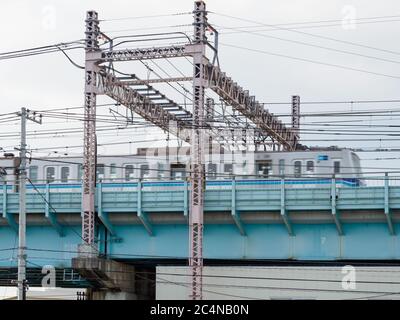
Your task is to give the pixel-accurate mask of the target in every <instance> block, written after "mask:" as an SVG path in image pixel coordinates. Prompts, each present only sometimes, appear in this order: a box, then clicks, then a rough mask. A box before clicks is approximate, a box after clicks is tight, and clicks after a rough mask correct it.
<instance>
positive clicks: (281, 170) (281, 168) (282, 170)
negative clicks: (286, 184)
mask: <svg viewBox="0 0 400 320" xmlns="http://www.w3.org/2000/svg"><path fill="white" fill-rule="evenodd" d="M279 175H280V176H284V175H285V159H279Z"/></svg>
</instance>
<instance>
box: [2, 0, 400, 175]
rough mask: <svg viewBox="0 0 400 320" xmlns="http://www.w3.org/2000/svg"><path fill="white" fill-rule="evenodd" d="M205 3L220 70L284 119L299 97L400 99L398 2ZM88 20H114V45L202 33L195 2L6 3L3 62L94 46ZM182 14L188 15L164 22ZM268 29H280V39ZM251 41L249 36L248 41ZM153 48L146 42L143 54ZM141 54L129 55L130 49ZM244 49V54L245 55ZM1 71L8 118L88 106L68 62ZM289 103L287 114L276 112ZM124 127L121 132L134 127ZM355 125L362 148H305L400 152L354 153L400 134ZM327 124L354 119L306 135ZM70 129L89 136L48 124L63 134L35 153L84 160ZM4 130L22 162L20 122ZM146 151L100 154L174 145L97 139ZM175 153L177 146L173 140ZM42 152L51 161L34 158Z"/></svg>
mask: <svg viewBox="0 0 400 320" xmlns="http://www.w3.org/2000/svg"><path fill="white" fill-rule="evenodd" d="M206 3H207V9H208V10H209V11H210V13H209V17H208V18H209V22H210V23H211V24H212V25H214V26H216V28H217V29H218V30H219V31H220V35H219V40H220V46H219V61H220V65H221V69H222V70H223V71H225V72H226V73H227V74H229V75H230V76H231V77H232V78H233V79H234V80H235V81H236V82H238V83H239V84H240V85H241V86H242V87H243V88H245V89H248V90H250V92H251V94H253V95H255V96H256V99H257V100H258V101H260V102H265V103H267V104H266V108H268V109H269V110H270V111H271V112H273V113H275V114H277V115H279V114H288V113H289V112H290V104H289V102H290V101H291V96H292V95H300V97H301V101H302V102H326V101H365V100H367V101H371V100H373V101H378V100H396V99H399V98H400V96H399V93H398V88H399V82H400V72H399V71H400V65H399V63H400V57H399V55H400V44H399V42H398V41H396V40H397V39H398V30H399V28H398V26H399V24H400V3H399V2H398V1H394V0H383V1H379V2H378V1H371V0H362V1H361V0H358V1H348V0H330V1H312V0H301V1H289V0H267V1H265V0H264V1H261V0H247V1H228V0H218V1H217V0H210V1H207V2H206ZM87 10H96V11H97V12H98V14H99V19H101V20H105V21H101V23H100V28H101V30H102V31H104V32H105V33H106V34H108V35H110V36H121V35H137V34H143V33H157V32H170V31H176V32H177V31H179V32H187V33H190V32H191V30H192V27H191V26H190V24H191V23H192V17H191V15H190V14H186V13H189V12H191V11H192V10H193V1H187V0H186V1H178V0H172V1H156V0H147V1H145V2H144V1H140V2H139V1H124V0H114V1H103V0H97V1H77V0H72V1H66V0H58V1H54V0H53V1H50V0H47V1H42V0H36V1H28V0H27V1H22V0H13V1H11V0H5V1H1V3H0V25H1V26H2V30H3V32H2V42H1V49H0V52H7V51H12V50H19V49H25V48H30V47H36V46H42V45H47V44H54V43H61V42H67V41H71V40H76V39H83V38H84V19H85V12H86V11H87ZM175 13H183V14H180V15H169V16H161V17H160V16H159V15H165V14H175ZM149 16H155V17H149ZM228 16H230V17H228ZM232 17H234V18H232ZM378 17H379V18H378ZM254 21H255V22H254ZM256 22H258V23H256ZM269 25H280V26H281V27H278V28H276V27H275V28H271V27H269ZM171 26H174V27H171ZM156 28H159V29H156ZM268 29H269V30H268ZM288 29H290V30H288ZM243 30H245V32H238V31H243ZM327 38H329V39H327ZM332 39H335V40H332ZM338 40H339V41H338ZM170 41H182V39H180V40H170ZM344 42H347V43H344ZM164 43H166V42H164ZM146 44H147V43H144V42H139V43H138V44H137V45H138V46H144V45H146ZM354 44H357V45H354ZM135 45H136V44H135V43H129V44H127V47H134V46H135ZM233 46H236V47H233ZM238 46H239V47H241V48H237V47H238ZM367 47H368V48H367ZM327 48H328V49H327ZM382 50H385V51H382ZM339 51H340V52H339ZM344 51H345V52H344ZM389 51H390V52H389ZM68 54H69V55H70V57H71V58H72V59H73V60H74V61H75V62H76V63H77V64H79V65H83V64H84V52H83V50H82V49H78V50H72V51H69V52H68ZM148 66H149V67H151V70H153V71H152V72H149V71H148V70H149V69H146V68H145V67H144V66H143V65H142V64H138V63H132V62H129V63H120V64H117V67H118V70H120V71H123V72H129V73H135V74H138V75H140V76H141V77H142V78H146V77H149V78H155V77H156V73H155V72H154V70H157V72H158V74H159V75H162V74H163V71H162V70H158V69H157V66H156V65H152V64H150V62H149V64H148ZM159 66H161V67H162V69H163V70H164V71H167V72H168V74H171V75H172V74H173V75H175V76H177V75H178V73H177V71H176V69H174V68H173V66H172V65H169V64H168V63H167V62H159ZM174 66H175V67H178V69H179V70H180V71H182V72H183V73H185V74H187V75H190V73H191V66H190V65H189V64H188V63H187V62H185V61H177V62H174ZM0 68H1V70H2V72H1V73H0V87H1V90H0V94H1V98H2V113H8V112H15V111H19V110H20V108H21V107H23V106H24V107H27V108H30V109H32V110H50V109H58V108H68V107H77V106H82V104H83V89H84V81H83V80H84V73H83V71H82V70H81V69H79V68H76V67H74V66H73V65H72V64H71V63H70V62H69V61H68V60H67V59H66V58H65V56H63V54H62V53H60V52H57V53H52V54H46V55H41V56H31V57H25V58H18V59H12V60H0ZM349 68H351V69H352V70H349ZM354 69H358V70H362V71H356V70H354ZM372 73H374V74H372ZM378 74H380V75H378ZM184 86H185V87H186V88H187V89H189V90H191V87H190V84H189V83H185V84H184ZM160 88H162V89H163V91H165V92H166V93H167V94H168V95H171V96H172V97H173V99H174V100H175V101H177V102H180V103H182V104H184V103H187V104H190V101H189V100H188V99H187V98H184V97H183V95H182V94H181V93H179V92H178V91H180V92H182V90H181V89H182V88H181V87H176V88H175V89H173V88H171V87H168V86H166V85H162V86H161V87H160ZM210 95H212V93H210ZM109 102H111V100H110V99H108V98H105V97H99V98H98V104H102V103H109ZM281 102H287V104H270V105H269V104H268V103H281ZM397 104H398V102H391V103H345V104H326V103H321V104H302V105H301V112H302V113H307V112H320V113H321V112H322V113H324V112H333V111H347V112H348V111H357V110H376V109H379V110H381V109H396V108H397ZM113 109H114V110H118V112H119V113H124V112H125V111H124V108H123V107H118V108H116V107H115V108H113ZM62 112H66V111H65V110H64V111H62ZM70 112H81V111H76V110H74V111H70ZM98 114H104V115H107V116H108V117H110V116H111V113H110V111H109V107H99V109H98ZM117 117H118V121H119V122H121V123H122V120H123V118H122V117H120V116H117ZM282 119H283V121H284V122H287V121H289V118H287V117H286V118H282ZM350 119H354V120H355V121H354V122H350V123H348V124H357V125H360V124H362V125H365V126H359V127H357V128H358V129H359V130H360V132H361V131H362V132H363V133H365V134H366V135H363V136H357V137H355V136H351V135H348V136H343V135H336V136H335V135H331V134H330V135H327V134H326V133H325V134H322V133H321V134H318V133H317V132H314V134H305V133H304V134H302V136H301V138H302V143H303V144H306V145H321V146H329V145H338V146H340V147H349V148H356V147H357V148H365V149H367V148H370V149H371V148H372V149H373V148H383V147H386V148H395V147H400V141H396V140H395V141H346V139H352V138H355V139H357V138H360V139H379V138H383V139H385V138H386V139H387V138H390V139H397V138H396V137H387V136H382V135H379V134H376V135H374V134H375V133H376V130H385V131H386V130H390V131H395V130H396V129H392V128H389V129H388V128H379V129H376V127H373V126H374V125H385V124H390V125H396V124H397V121H396V119H397V117H396V115H393V116H391V117H387V116H386V117H383V116H382V117H379V118H378V117H357V118H355V117H353V118H350ZM345 120H347V119H345ZM377 120H378V121H377ZM321 121H322V122H323V123H324V124H334V123H336V122H334V121H343V117H340V118H332V117H323V118H318V117H306V118H302V119H301V122H302V123H303V127H302V129H303V128H304V129H307V130H310V128H313V127H312V125H310V124H311V123H312V122H321ZM105 125H107V124H104V123H99V124H98V126H99V127H100V126H105ZM108 125H109V124H108ZM368 125H371V127H368ZM63 128H77V129H79V128H82V123H81V122H77V121H73V120H72V119H70V120H68V121H65V120H60V119H54V118H46V117H45V118H44V121H43V124H42V125H37V124H34V123H29V125H28V130H30V131H35V130H47V129H48V130H51V129H54V132H55V133H54V135H53V136H45V137H43V136H42V137H41V136H39V135H36V136H35V135H31V136H28V145H29V147H30V148H32V149H33V152H34V154H35V155H38V156H43V155H54V151H56V152H57V153H58V154H68V155H79V154H81V152H82V148H81V147H80V145H82V138H83V134H82V132H78V133H75V134H73V135H68V136H65V135H64V136H63V135H62V134H60V133H57V131H58V130H60V129H63ZM314 128H315V124H314ZM323 128H325V129H326V128H327V127H323ZM334 128H336V129H337V127H334ZM354 128H356V127H353V128H352V127H350V128H348V127H341V128H340V130H344V129H347V130H348V129H350V130H351V129H353V130H354ZM357 128H356V129H357ZM0 129H2V130H1V131H2V132H3V136H1V135H0V146H2V147H3V148H4V149H5V150H8V151H9V150H13V148H14V147H15V146H16V145H17V144H18V137H17V136H16V135H15V136H14V137H9V135H10V134H13V133H15V134H18V130H19V123H18V121H10V122H7V123H4V122H3V123H0ZM328 129H329V128H328ZM333 130H334V129H333ZM336 131H337V130H336ZM6 134H8V136H7V135H6ZM367 134H368V135H367ZM143 140H151V142H148V143H138V142H136V143H131V144H129V147H126V145H116V146H99V149H98V151H99V153H100V154H112V153H126V152H133V151H134V148H136V147H139V146H142V145H160V144H161V145H163V144H165V143H166V136H165V135H163V134H162V133H161V132H160V131H159V130H156V129H143V128H142V129H128V130H122V129H121V130H113V131H106V132H102V133H99V136H98V141H99V143H100V144H104V143H105V144H107V143H114V142H121V141H122V142H124V141H143ZM153 140H157V141H153ZM170 143H171V144H173V143H175V142H174V141H172V140H171V142H170ZM67 146H69V148H67ZM71 146H77V147H75V148H73V147H71ZM35 148H36V149H37V148H49V149H45V150H43V149H42V150H39V149H38V150H36V151H35ZM359 156H360V158H365V159H375V158H396V157H400V153H394V152H393V153H371V152H368V153H367V152H360V153H359ZM397 162H398V160H397V159H391V160H366V161H363V162H362V164H363V166H365V167H371V168H382V169H389V168H397V167H398V165H397ZM373 171H377V169H374V170H373ZM380 171H382V170H380Z"/></svg>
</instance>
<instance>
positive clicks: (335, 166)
mask: <svg viewBox="0 0 400 320" xmlns="http://www.w3.org/2000/svg"><path fill="white" fill-rule="evenodd" d="M333 173H335V174H336V173H340V161H333Z"/></svg>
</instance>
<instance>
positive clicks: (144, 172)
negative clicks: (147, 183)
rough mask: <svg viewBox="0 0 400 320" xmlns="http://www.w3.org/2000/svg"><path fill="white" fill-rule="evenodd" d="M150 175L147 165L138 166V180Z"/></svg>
mask: <svg viewBox="0 0 400 320" xmlns="http://www.w3.org/2000/svg"><path fill="white" fill-rule="evenodd" d="M149 173H150V166H149V165H148V164H141V165H140V178H147V177H148V176H149Z"/></svg>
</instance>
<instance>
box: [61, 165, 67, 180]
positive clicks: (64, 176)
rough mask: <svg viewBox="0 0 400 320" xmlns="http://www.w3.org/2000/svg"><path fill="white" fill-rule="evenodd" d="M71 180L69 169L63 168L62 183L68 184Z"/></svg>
mask: <svg viewBox="0 0 400 320" xmlns="http://www.w3.org/2000/svg"><path fill="white" fill-rule="evenodd" d="M68 178H69V167H61V182H63V183H66V182H68Z"/></svg>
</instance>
